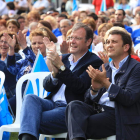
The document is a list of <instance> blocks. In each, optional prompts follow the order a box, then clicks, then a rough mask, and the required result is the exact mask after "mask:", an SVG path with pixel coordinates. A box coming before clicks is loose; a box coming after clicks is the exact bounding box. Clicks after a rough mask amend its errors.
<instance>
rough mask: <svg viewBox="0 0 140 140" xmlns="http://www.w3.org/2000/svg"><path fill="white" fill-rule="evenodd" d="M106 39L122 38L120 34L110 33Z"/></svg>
mask: <svg viewBox="0 0 140 140" xmlns="http://www.w3.org/2000/svg"><path fill="white" fill-rule="evenodd" d="M107 40H122V37H121V35H120V34H110V35H109V36H108V38H107Z"/></svg>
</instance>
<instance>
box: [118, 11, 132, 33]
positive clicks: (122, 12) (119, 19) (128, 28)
mask: <svg viewBox="0 0 140 140" xmlns="http://www.w3.org/2000/svg"><path fill="white" fill-rule="evenodd" d="M124 18H125V11H124V10H123V9H118V10H116V11H115V22H120V23H122V24H123V20H124ZM124 27H125V29H126V30H127V31H128V32H129V33H132V32H133V31H132V28H131V27H129V26H127V25H124Z"/></svg>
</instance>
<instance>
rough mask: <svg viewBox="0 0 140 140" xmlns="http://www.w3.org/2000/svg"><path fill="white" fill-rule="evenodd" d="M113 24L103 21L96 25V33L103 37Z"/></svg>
mask: <svg viewBox="0 0 140 140" xmlns="http://www.w3.org/2000/svg"><path fill="white" fill-rule="evenodd" d="M111 27H113V25H112V24H111V23H103V24H101V25H100V26H99V27H98V35H99V36H100V37H102V38H104V36H105V33H106V32H107V31H108V30H109V29H110V28H111Z"/></svg>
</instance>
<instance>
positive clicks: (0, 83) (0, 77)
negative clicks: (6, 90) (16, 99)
mask: <svg viewBox="0 0 140 140" xmlns="http://www.w3.org/2000/svg"><path fill="white" fill-rule="evenodd" d="M4 81H5V74H4V73H3V72H2V71H0V93H1V90H2V87H3V84H4Z"/></svg>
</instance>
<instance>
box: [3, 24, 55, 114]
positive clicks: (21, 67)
mask: <svg viewBox="0 0 140 140" xmlns="http://www.w3.org/2000/svg"><path fill="white" fill-rule="evenodd" d="M4 36H5V38H6V41H7V43H8V44H9V46H10V49H9V53H8V59H7V62H8V66H7V67H8V71H9V72H10V73H11V74H13V75H16V80H18V79H19V78H20V77H21V76H23V75H25V74H27V73H30V72H31V70H32V68H33V65H34V62H35V58H36V55H37V53H38V49H39V50H40V52H41V54H42V55H43V57H44V60H46V58H47V57H46V44H45V43H44V40H45V37H47V38H48V39H49V40H50V41H53V42H54V43H56V42H57V39H56V37H55V35H54V34H53V33H52V32H51V31H50V30H49V29H48V28H46V27H41V28H37V29H36V30H34V31H32V32H31V34H30V40H31V47H32V49H31V48H29V47H27V44H26V38H25V36H24V35H23V34H22V32H21V31H19V34H18V41H19V44H20V46H21V47H22V49H23V53H24V54H25V59H21V60H20V61H17V62H15V52H14V46H15V42H16V40H15V37H13V38H11V37H10V36H9V35H8V34H4ZM32 50H33V51H32ZM25 86H26V82H25V83H24V84H23V88H22V93H23V92H24V89H25ZM9 102H10V105H11V108H12V110H13V113H14V114H15V113H16V104H15V103H16V97H15V96H14V97H13V98H12V99H10V100H9Z"/></svg>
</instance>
